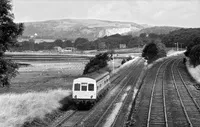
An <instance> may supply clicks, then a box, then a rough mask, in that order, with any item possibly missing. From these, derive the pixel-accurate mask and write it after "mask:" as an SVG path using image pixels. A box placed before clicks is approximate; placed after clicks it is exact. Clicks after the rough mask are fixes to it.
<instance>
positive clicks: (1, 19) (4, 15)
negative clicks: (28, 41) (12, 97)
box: [0, 0, 23, 86]
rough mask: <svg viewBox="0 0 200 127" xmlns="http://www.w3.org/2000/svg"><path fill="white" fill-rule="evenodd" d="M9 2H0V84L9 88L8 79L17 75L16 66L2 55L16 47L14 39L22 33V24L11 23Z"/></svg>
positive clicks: (12, 16) (11, 16)
mask: <svg viewBox="0 0 200 127" xmlns="http://www.w3.org/2000/svg"><path fill="white" fill-rule="evenodd" d="M11 10H12V6H11V3H10V0H1V2H0V84H1V85H2V86H9V84H10V83H9V81H10V79H11V78H12V77H13V76H15V75H16V73H17V70H16V69H17V67H18V66H17V65H16V64H15V63H13V62H12V61H10V60H5V59H4V53H5V52H6V51H7V50H9V49H10V48H11V47H13V46H15V45H16V39H17V37H18V36H19V35H21V34H22V32H23V24H16V23H14V22H13V19H14V15H13V14H12V13H11Z"/></svg>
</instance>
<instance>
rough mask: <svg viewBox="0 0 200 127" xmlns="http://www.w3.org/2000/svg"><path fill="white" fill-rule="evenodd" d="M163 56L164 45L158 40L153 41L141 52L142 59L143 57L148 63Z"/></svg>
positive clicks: (164, 51) (164, 52)
mask: <svg viewBox="0 0 200 127" xmlns="http://www.w3.org/2000/svg"><path fill="white" fill-rule="evenodd" d="M165 56H166V50H165V45H164V44H163V43H161V42H160V41H159V40H154V41H152V42H151V43H149V44H147V45H146V46H145V47H144V49H143V51H142V57H144V58H145V59H146V60H147V61H148V63H151V62H152V61H154V60H156V59H158V58H161V57H165Z"/></svg>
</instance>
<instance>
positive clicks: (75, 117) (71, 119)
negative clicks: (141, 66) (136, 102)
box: [50, 59, 141, 127]
mask: <svg viewBox="0 0 200 127" xmlns="http://www.w3.org/2000/svg"><path fill="white" fill-rule="evenodd" d="M139 61H141V59H140V60H139ZM139 61H138V62H137V63H134V65H132V66H133V68H135V67H136V65H137V64H138V63H139ZM128 70H129V67H127V68H125V69H124V70H123V71H122V72H121V73H124V72H125V74H124V75H123V76H116V79H114V80H113V81H112V83H111V84H113V85H111V89H110V90H112V89H114V88H115V87H116V86H115V84H118V83H120V82H123V80H125V79H127V75H129V74H130V72H129V71H128ZM99 103H101V101H99V102H98V103H97V105H98V104H99ZM97 105H95V106H94V107H93V108H92V109H90V110H89V111H77V110H76V111H73V112H71V113H66V115H65V116H64V117H63V118H61V119H60V120H58V121H56V123H53V124H52V125H51V126H50V127H62V126H64V127H67V126H70V127H74V126H78V125H82V123H83V122H84V121H85V120H86V119H87V118H88V117H90V116H91V115H92V114H93V110H94V108H96V106H97ZM86 116H87V117H86Z"/></svg>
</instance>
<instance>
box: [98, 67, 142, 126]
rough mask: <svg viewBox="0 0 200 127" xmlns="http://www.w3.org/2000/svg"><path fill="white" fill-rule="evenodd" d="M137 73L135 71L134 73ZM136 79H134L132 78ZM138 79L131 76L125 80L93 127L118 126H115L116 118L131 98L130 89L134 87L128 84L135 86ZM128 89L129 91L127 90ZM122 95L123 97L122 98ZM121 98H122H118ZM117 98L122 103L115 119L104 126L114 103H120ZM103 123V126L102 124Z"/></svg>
mask: <svg viewBox="0 0 200 127" xmlns="http://www.w3.org/2000/svg"><path fill="white" fill-rule="evenodd" d="M136 72H137V71H136ZM133 77H136V78H133ZM138 77H139V75H138V74H137V75H132V76H130V77H129V79H128V80H127V82H126V83H125V85H124V86H123V88H122V89H121V90H120V91H119V92H118V94H117V95H116V96H115V98H114V99H113V100H112V102H111V103H110V105H109V107H108V108H107V109H106V110H105V111H104V113H103V115H102V116H101V117H100V118H99V119H98V121H97V122H96V124H95V125H94V127H101V126H106V127H107V126H110V127H114V126H120V125H119V124H118V125H117V124H116V123H117V118H118V117H119V115H120V114H121V113H122V108H124V105H125V103H126V102H127V99H128V98H132V92H131V91H132V87H133V86H134V85H130V84H132V83H133V84H135V83H136V82H137V78H138ZM127 89H129V90H127ZM123 95H125V96H124V97H123ZM120 96H122V97H120ZM119 98H123V103H122V102H121V104H122V105H121V107H120V108H119V110H118V112H117V114H116V116H115V119H114V120H113V121H112V122H111V123H108V124H106V119H107V116H109V114H111V113H110V111H112V109H113V107H115V104H116V103H120V101H119V100H118V99H119ZM120 122H121V123H123V122H122V119H120ZM104 123H105V124H104Z"/></svg>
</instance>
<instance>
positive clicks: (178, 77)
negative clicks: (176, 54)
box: [171, 60, 200, 127]
mask: <svg viewBox="0 0 200 127" xmlns="http://www.w3.org/2000/svg"><path fill="white" fill-rule="evenodd" d="M178 63H180V61H178V60H177V64H176V66H175V63H173V65H172V67H171V72H172V79H173V85H174V87H175V89H176V93H177V96H178V99H179V102H180V104H181V109H182V111H183V113H184V116H182V117H185V118H182V117H181V120H182V123H181V125H182V126H189V127H199V126H200V121H199V120H200V106H199V104H198V103H197V102H196V98H194V97H193V95H192V93H191V91H190V90H189V89H188V87H187V85H186V83H185V81H184V79H183V77H182V74H181V73H180V71H179V69H178V67H177V65H178Z"/></svg>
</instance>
